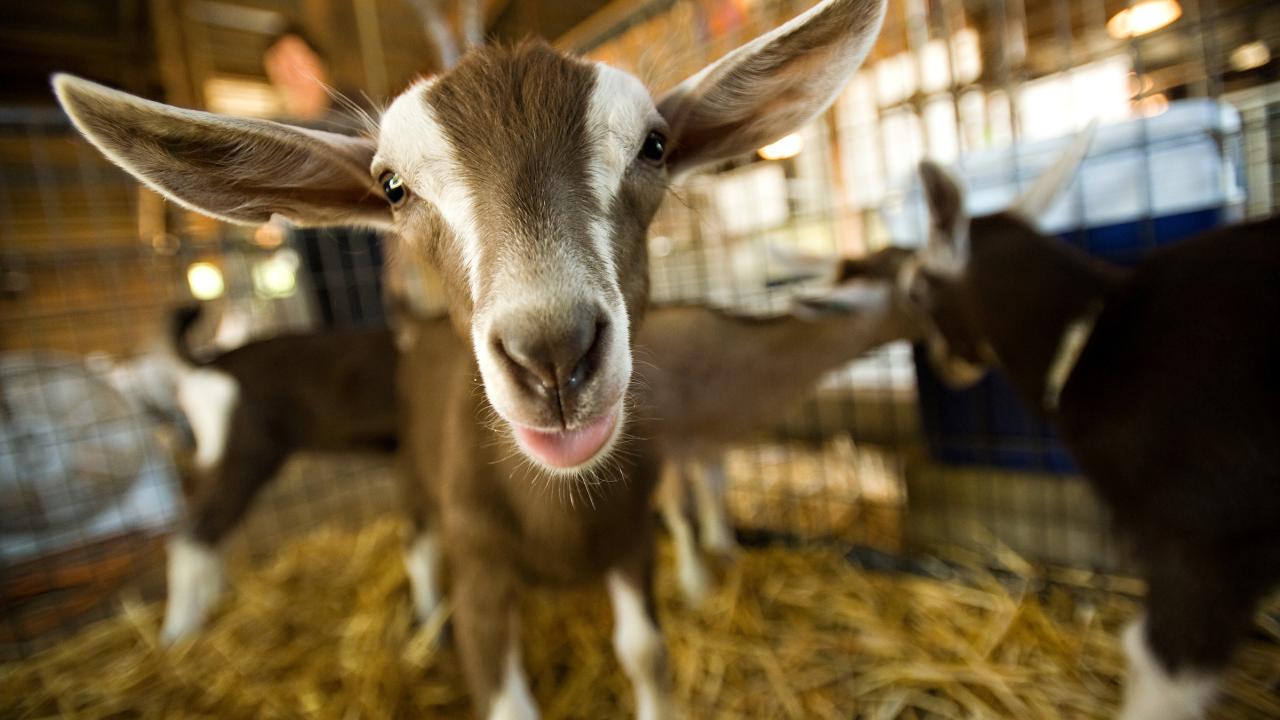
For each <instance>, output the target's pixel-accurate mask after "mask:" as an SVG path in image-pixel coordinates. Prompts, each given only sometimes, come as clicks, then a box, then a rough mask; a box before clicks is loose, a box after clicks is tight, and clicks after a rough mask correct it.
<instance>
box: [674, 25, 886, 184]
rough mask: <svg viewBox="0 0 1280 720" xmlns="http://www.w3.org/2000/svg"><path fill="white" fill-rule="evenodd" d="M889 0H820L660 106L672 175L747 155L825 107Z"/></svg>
mask: <svg viewBox="0 0 1280 720" xmlns="http://www.w3.org/2000/svg"><path fill="white" fill-rule="evenodd" d="M887 4H888V0H823V2H821V3H818V4H817V5H816V6H814V7H813V8H811V9H810V10H809V11H808V12H805V13H803V14H802V15H800V16H798V17H796V18H795V19H793V20H791V21H790V22H788V23H786V24H784V25H782V26H781V27H779V28H777V29H776V30H774V31H772V32H770V33H767V34H765V35H762V36H760V37H758V38H756V39H755V40H752V41H751V42H749V43H747V44H746V45H743V46H742V47H740V48H738V49H736V50H733V51H732V52H730V53H729V54H727V55H725V56H724V57H722V58H720V59H719V60H717V61H716V62H714V63H712V64H711V65H708V66H707V67H705V68H703V69H702V71H701V72H699V73H697V74H696V75H694V76H693V77H691V78H689V79H688V80H685V81H684V82H683V83H680V84H679V85H678V86H676V87H675V88H673V89H672V90H670V91H669V92H667V94H666V95H664V96H663V97H662V99H661V100H659V101H658V111H659V112H660V113H661V114H662V116H663V117H664V118H665V119H666V121H667V123H668V124H669V125H670V126H671V141H672V144H671V153H670V155H669V157H668V160H667V163H668V167H669V168H670V171H671V174H672V176H673V177H675V176H679V175H681V174H683V173H685V172H687V171H689V170H692V169H694V168H696V167H698V166H699V165H704V164H706V163H710V162H715V161H717V160H723V159H726V158H730V157H734V156H736V155H741V154H743V153H747V152H751V151H752V150H755V149H757V148H759V147H761V146H764V145H767V144H768V143H771V142H773V141H775V140H777V139H778V138H780V137H782V136H784V135H786V134H787V133H790V132H794V131H796V130H798V129H799V128H800V126H802V125H804V124H805V123H806V122H808V121H809V120H811V119H812V118H813V117H815V116H816V115H817V114H818V113H820V112H822V111H823V110H826V109H827V108H828V107H829V106H830V105H831V103H832V102H834V101H835V99H836V96H837V95H839V93H840V91H841V90H842V89H843V88H844V86H845V84H846V83H847V82H848V81H849V78H851V77H852V76H853V73H854V71H855V70H857V69H858V67H859V66H860V65H862V61H863V59H865V58H866V56H867V53H868V52H869V51H870V50H871V47H872V45H874V44H875V40H876V37H877V36H878V35H879V34H880V25H881V23H882V22H883V21H884V12H885V7H886V5H887Z"/></svg>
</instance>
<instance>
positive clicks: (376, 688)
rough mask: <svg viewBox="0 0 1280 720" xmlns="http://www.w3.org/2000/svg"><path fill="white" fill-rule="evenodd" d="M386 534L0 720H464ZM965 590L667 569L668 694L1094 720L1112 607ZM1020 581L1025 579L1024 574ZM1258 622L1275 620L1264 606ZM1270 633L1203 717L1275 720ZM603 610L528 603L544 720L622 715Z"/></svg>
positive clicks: (582, 596) (6, 689)
mask: <svg viewBox="0 0 1280 720" xmlns="http://www.w3.org/2000/svg"><path fill="white" fill-rule="evenodd" d="M401 533H402V528H401V526H400V523H399V522H398V521H395V520H381V521H378V522H376V523H374V524H372V525H370V526H369V527H367V528H366V529H365V530H364V531H362V532H359V533H350V532H346V531H339V530H328V531H318V532H315V533H313V534H312V535H310V536H309V537H306V538H304V539H302V540H300V541H297V542H294V543H292V544H290V545H288V546H287V547H284V548H282V549H281V550H280V551H279V552H278V553H277V554H276V555H275V557H274V559H273V560H272V561H271V562H270V563H268V564H267V565H266V566H265V567H262V568H261V569H258V570H256V571H249V570H239V571H233V573H232V577H233V578H234V582H235V585H236V590H235V592H234V593H232V594H231V595H230V596H229V597H228V598H227V601H226V603H225V605H224V606H223V611H222V612H221V614H220V615H219V616H218V617H217V618H216V619H215V620H214V621H213V622H212V623H211V625H210V626H209V627H208V628H207V629H206V631H205V632H204V633H203V634H201V635H200V637H198V638H197V639H195V640H193V641H191V642H188V643H185V644H183V645H181V646H179V647H175V648H171V649H163V648H160V647H158V646H157V644H156V630H157V625H158V623H159V619H160V607H159V606H156V605H144V604H142V603H140V602H137V601H129V600H125V601H124V602H123V606H122V612H121V613H120V614H119V616H118V617H116V618H114V619H112V620H109V621H105V622H101V623H98V624H96V625H94V626H91V627H89V628H86V629H85V630H83V631H82V632H80V633H79V634H78V635H76V636H75V637H73V638H71V639H70V640H68V641H66V642H64V643H62V644H61V645H59V646H57V647H54V648H52V649H50V650H48V651H46V652H43V653H41V654H39V655H37V656H35V657H32V658H30V659H28V660H26V661H23V662H20V663H14V664H10V665H8V666H4V667H0V716H3V717H31V718H39V717H49V716H53V715H62V716H67V717H79V718H105V717H121V716H127V717H133V716H138V717H158V716H180V717H210V718H214V717H216V718H239V717H244V718H251V717H252V718H259V717H261V718H274V717H297V716H300V715H306V716H309V717H323V718H327V717H332V718H354V717H361V718H393V717H435V718H452V717H458V718H463V717H469V716H470V711H469V705H468V700H467V697H466V694H465V691H464V689H463V687H464V686H463V681H462V678H461V676H460V673H459V670H458V662H457V659H456V655H455V654H454V652H453V650H452V646H451V644H450V643H449V641H448V640H447V639H445V640H440V629H441V627H443V625H444V623H445V620H446V619H447V609H445V610H442V611H441V612H440V613H438V615H437V616H436V617H435V618H433V619H432V621H431V622H429V623H427V624H426V625H425V626H423V627H415V625H414V623H413V622H412V621H411V614H412V613H411V610H410V605H409V597H408V586H407V582H406V580H405V576H404V571H403V568H402V565H401V560H400V547H401V545H400V543H401ZM994 560H995V561H996V562H1002V563H1003V565H1004V567H1005V568H1006V569H1008V570H1010V571H1012V572H1011V574H1010V575H1009V576H1008V577H1004V578H1003V580H1002V581H997V579H996V578H995V577H994V576H993V575H991V574H989V573H986V572H983V571H979V570H973V571H972V572H970V573H967V575H968V576H969V579H968V581H967V582H964V583H961V582H940V581H937V580H932V579H926V578H922V577H916V576H908V575H902V574H883V573H871V572H865V571H860V570H858V569H855V568H854V567H852V566H851V565H850V564H849V563H848V562H847V561H846V560H845V558H844V556H843V554H842V553H840V552H838V551H836V550H830V549H824V548H821V547H812V548H806V549H799V550H796V549H781V548H779V549H765V550H747V551H744V552H743V553H742V555H741V557H740V558H739V559H738V561H737V562H736V563H735V564H733V565H732V566H730V567H728V568H727V569H726V570H725V571H724V577H723V578H722V585H721V588H720V590H719V591H718V592H717V593H716V594H715V595H713V596H712V597H711V599H710V600H709V601H708V602H707V604H706V606H705V607H703V608H701V609H698V610H690V609H686V608H684V607H683V606H682V605H681V604H680V603H679V600H678V597H679V595H678V592H677V589H676V587H675V584H674V582H673V581H672V579H671V577H670V576H671V573H669V572H667V571H666V569H667V568H668V567H669V565H668V564H667V563H666V558H664V567H663V569H662V571H661V572H660V573H659V578H660V582H659V595H660V606H661V613H662V620H663V624H664V627H665V630H666V633H667V639H668V644H669V647H670V651H671V660H672V671H673V681H674V685H675V689H676V692H677V695H678V697H679V698H680V700H681V702H682V704H683V706H684V707H685V708H686V711H687V714H688V716H689V717H691V718H712V717H714V718H735V717H741V718H747V717H751V718H815V717H816V718H826V717H829V718H849V717H851V716H857V717H867V718H877V719H879V718H884V719H889V718H926V717H940V718H974V717H979V718H987V717H993V718H995V717H1000V718H1003V717H1009V718H1020V719H1022V718H1108V717H1110V716H1111V715H1112V714H1113V713H1114V710H1115V707H1116V700H1117V694H1118V687H1119V682H1120V679H1121V677H1122V675H1123V667H1124V662H1123V658H1122V656H1121V653H1120V651H1119V648H1118V645H1117V641H1116V633H1117V631H1118V629H1119V628H1120V627H1122V625H1123V624H1124V623H1125V622H1126V621H1127V620H1128V619H1129V618H1131V617H1132V616H1133V614H1134V613H1135V612H1136V609H1137V606H1136V603H1135V602H1134V601H1132V600H1129V599H1124V598H1123V597H1116V596H1110V595H1105V594H1101V593H1092V594H1090V593H1088V592H1085V591H1078V592H1077V591H1072V590H1069V589H1066V588H1065V587H1064V586H1057V585H1055V586H1052V587H1050V588H1049V589H1044V588H1041V587H1039V586H1038V584H1037V583H1035V582H1033V580H1032V579H1031V578H1030V577H1027V575H1028V574H1029V572H1030V570H1029V568H1025V567H1023V566H1021V564H1020V563H1019V561H1018V560H1017V558H1014V557H1005V558H1000V557H996V558H994ZM1020 575H1021V576H1020ZM1272 609H1273V610H1274V608H1272ZM1268 617H1271V616H1266V615H1264V617H1263V622H1262V623H1261V624H1260V625H1259V628H1258V634H1259V635H1266V636H1269V639H1270V642H1266V641H1263V640H1261V639H1259V640H1258V641H1255V642H1252V643H1251V644H1250V645H1249V646H1248V647H1247V648H1246V649H1245V651H1244V652H1243V653H1242V654H1241V657H1240V661H1239V663H1238V666H1237V669H1236V670H1234V671H1233V672H1232V675H1231V678H1230V682H1229V683H1228V688H1227V698H1226V700H1225V702H1224V703H1222V705H1221V707H1220V709H1219V710H1218V715H1217V717H1219V718H1233V719H1234V718H1258V717H1280V700H1277V697H1276V688H1277V687H1280V653H1278V652H1277V648H1278V647H1280V627H1277V626H1276V623H1275V622H1274V621H1268V620H1267V618H1268ZM610 627H611V624H610V618H609V611H608V605H607V601H606V599H605V597H604V593H603V592H600V591H599V590H597V589H584V590H582V591H578V592H572V593H567V594H566V593H550V592H538V593H534V594H533V596H532V597H531V598H529V600H528V602H527V603H526V607H525V624H524V628H525V630H524V645H525V653H524V654H525V664H526V666H527V667H528V670H529V672H530V675H531V682H532V685H533V688H534V693H535V695H536V696H537V698H538V700H539V703H540V705H541V707H542V710H543V713H544V716H545V717H548V718H569V717H573V718H612V717H624V716H627V715H628V714H630V707H631V696H630V690H629V687H628V685H627V682H626V679H625V678H624V677H623V675H622V673H621V671H620V669H619V667H618V665H617V662H616V661H615V659H614V657H613V654H612V649H611V642H610V637H609V634H610Z"/></svg>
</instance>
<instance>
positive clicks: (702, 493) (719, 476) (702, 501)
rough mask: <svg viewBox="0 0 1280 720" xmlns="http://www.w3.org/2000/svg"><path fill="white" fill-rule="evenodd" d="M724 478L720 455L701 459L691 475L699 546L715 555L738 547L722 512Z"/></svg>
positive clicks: (727, 516) (726, 517)
mask: <svg viewBox="0 0 1280 720" xmlns="http://www.w3.org/2000/svg"><path fill="white" fill-rule="evenodd" d="M726 485H727V479H726V478H725V473H724V458H723V457H716V458H714V459H702V460H701V461H699V463H698V472H696V473H694V475H693V498H694V503H695V504H696V505H697V507H698V527H699V529H700V531H701V536H702V547H703V548H704V549H705V550H706V551H707V552H710V553H715V554H716V555H732V554H733V553H734V551H735V550H737V548H738V542H737V540H736V539H735V538H734V534H733V527H732V526H731V525H730V524H729V515H728V513H727V512H726V511H725V505H724V493H725V487H726Z"/></svg>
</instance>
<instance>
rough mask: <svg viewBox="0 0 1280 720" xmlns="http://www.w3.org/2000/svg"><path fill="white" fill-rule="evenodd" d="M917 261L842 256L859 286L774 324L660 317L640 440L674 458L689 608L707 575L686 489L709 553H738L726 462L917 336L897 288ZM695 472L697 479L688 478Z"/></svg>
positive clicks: (655, 322) (844, 273) (651, 332)
mask: <svg viewBox="0 0 1280 720" xmlns="http://www.w3.org/2000/svg"><path fill="white" fill-rule="evenodd" d="M910 256H911V253H910V251H908V250H904V249H901V248H888V249H885V250H882V251H880V252H878V253H875V254H873V255H870V256H868V257H866V258H858V259H847V260H844V261H842V264H841V268H840V270H839V273H840V277H841V278H849V280H847V281H845V282H841V283H840V284H839V285H837V286H836V288H835V289H833V290H832V291H830V292H828V293H825V294H823V295H820V296H816V297H808V298H802V299H800V300H799V303H798V305H797V307H796V308H795V309H794V310H793V311H792V312H790V313H785V314H782V315H778V316H774V317H764V318H751V317H743V316H737V315H733V314H730V313H726V312H722V311H717V310H713V309H709V308H706V307H702V306H692V305H691V306H683V307H671V308H664V309H663V310H661V311H657V310H655V311H651V312H650V315H649V318H648V320H647V321H646V324H645V328H644V331H643V332H642V333H641V335H640V337H639V338H637V340H636V344H637V347H638V348H643V350H644V351H645V353H646V355H648V356H649V357H651V358H652V359H651V362H650V366H649V367H647V368H644V369H643V370H641V371H640V372H641V373H642V376H643V378H644V379H645V381H646V383H645V385H646V389H645V392H643V393H642V394H641V395H640V397H641V398H643V402H642V403H638V404H640V405H641V407H642V408H643V409H644V412H643V414H644V415H646V416H647V417H649V418H651V421H650V422H649V423H647V426H646V427H645V428H644V430H642V431H641V433H642V434H644V435H646V437H649V438H651V439H652V441H653V443H654V444H655V446H656V448H655V452H658V453H659V454H660V455H661V457H662V458H663V460H664V465H663V473H664V477H663V482H662V484H661V485H660V490H659V504H660V506H661V510H662V517H663V519H664V521H665V522H666V524H667V526H668V528H669V529H670V530H671V534H672V537H673V540H674V541H675V549H676V565H677V570H678V577H679V582H680V587H681V590H682V591H683V593H684V595H685V597H686V599H687V600H689V601H690V602H692V603H696V602H698V601H700V600H701V598H702V597H703V596H704V595H705V593H706V590H707V572H706V570H705V568H704V566H703V565H702V563H701V560H700V558H699V556H698V554H697V552H696V550H695V549H694V546H693V540H692V531H691V529H690V527H689V523H688V521H687V520H686V519H685V516H684V513H683V510H682V505H683V501H684V495H685V488H686V487H692V489H693V495H694V500H695V502H696V506H697V509H698V519H699V529H700V530H701V534H702V542H703V546H704V547H705V548H706V549H708V550H710V551H712V552H717V553H728V552H729V551H731V549H732V546H733V533H732V531H731V530H730V529H729V525H728V522H727V521H726V519H725V512H724V505H723V493H724V468H723V466H722V464H721V463H720V461H719V457H718V456H719V454H720V453H721V452H723V449H724V447H725V446H726V445H728V444H730V443H732V442H735V441H741V440H742V439H743V438H744V437H745V436H747V435H748V434H750V433H751V432H755V431H759V430H761V429H762V428H765V427H768V425H769V424H770V423H773V422H776V421H777V420H778V418H779V417H780V416H781V414H782V413H783V412H784V411H785V410H786V409H788V408H789V407H791V406H793V405H794V404H795V403H796V402H798V401H799V400H800V398H801V397H803V395H804V393H806V392H807V391H809V390H810V389H811V388H812V387H813V385H814V383H816V382H817V380H818V379H819V378H820V377H821V376H822V375H823V374H824V373H826V372H829V371H831V370H834V369H835V368H838V367H840V366H841V365H844V364H846V363H848V362H849V361H851V360H853V359H854V358H856V357H858V356H859V355H862V354H864V353H866V352H868V351H870V350H872V349H874V348H876V347H879V346H880V345H883V344H885V343H888V342H892V341H894V340H914V339H916V337H917V335H918V333H917V331H916V329H915V327H914V324H913V323H912V320H911V317H910V316H909V315H908V314H907V313H906V312H905V311H904V308H902V307H901V304H900V302H899V301H898V300H897V299H896V298H895V297H893V296H892V294H891V292H890V289H891V287H892V284H891V283H892V280H893V279H894V278H895V277H896V275H897V272H898V269H899V266H900V265H901V263H902V262H904V261H905V260H906V259H908V258H909V257H910ZM868 279H870V280H872V281H873V282H870V283H868V282H864V281H865V280H868ZM690 466H693V467H695V468H696V469H697V471H698V472H697V473H696V474H692V475H690V474H687V468H689V467H690Z"/></svg>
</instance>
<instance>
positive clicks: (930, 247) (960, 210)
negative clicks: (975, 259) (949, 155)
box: [920, 160, 969, 274]
mask: <svg viewBox="0 0 1280 720" xmlns="http://www.w3.org/2000/svg"><path fill="white" fill-rule="evenodd" d="M920 182H921V183H922V184H923V185H924V197H925V201H926V202H927V203H928V205H929V240H928V244H927V245H926V246H925V253H924V256H923V262H924V264H925V265H926V266H927V267H929V269H931V270H933V271H935V272H938V273H942V274H956V273H959V272H960V271H961V270H962V269H963V268H964V265H965V263H966V262H967V261H968V258H969V214H968V212H966V211H965V209H964V189H963V188H961V186H960V182H959V181H958V180H956V179H955V177H953V176H952V175H951V173H949V172H947V171H946V170H944V169H943V168H942V166H941V165H938V164H937V163H935V162H933V161H931V160H923V161H921V163H920Z"/></svg>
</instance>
